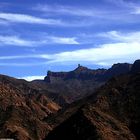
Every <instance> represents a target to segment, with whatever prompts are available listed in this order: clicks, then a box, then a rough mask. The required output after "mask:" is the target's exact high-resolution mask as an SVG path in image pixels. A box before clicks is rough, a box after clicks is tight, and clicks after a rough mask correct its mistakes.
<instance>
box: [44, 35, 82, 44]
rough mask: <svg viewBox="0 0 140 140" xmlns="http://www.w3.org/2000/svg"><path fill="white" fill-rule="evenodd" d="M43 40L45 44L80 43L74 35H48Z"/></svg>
mask: <svg viewBox="0 0 140 140" xmlns="http://www.w3.org/2000/svg"><path fill="white" fill-rule="evenodd" d="M43 42H44V43H47V44H80V43H79V42H78V41H76V38H75V37H56V36H49V37H46V39H44V41H43Z"/></svg>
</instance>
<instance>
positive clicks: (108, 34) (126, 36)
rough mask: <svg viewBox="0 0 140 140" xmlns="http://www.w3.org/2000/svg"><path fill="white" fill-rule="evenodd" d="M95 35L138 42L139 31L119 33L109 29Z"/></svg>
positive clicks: (139, 40)
mask: <svg viewBox="0 0 140 140" xmlns="http://www.w3.org/2000/svg"><path fill="white" fill-rule="evenodd" d="M97 36H100V37H105V38H108V39H112V40H116V41H120V42H127V43H128V42H140V39H139V36H140V31H137V32H131V33H121V32H118V31H109V32H105V33H100V34H98V35H97Z"/></svg>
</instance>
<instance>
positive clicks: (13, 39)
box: [0, 35, 35, 46]
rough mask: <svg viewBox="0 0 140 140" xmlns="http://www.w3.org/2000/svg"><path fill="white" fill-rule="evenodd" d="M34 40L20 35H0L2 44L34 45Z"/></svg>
mask: <svg viewBox="0 0 140 140" xmlns="http://www.w3.org/2000/svg"><path fill="white" fill-rule="evenodd" d="M34 44H35V42H34V41H28V40H24V39H21V38H19V37H18V36H2V35H0V46H1V45H15V46H33V45H34Z"/></svg>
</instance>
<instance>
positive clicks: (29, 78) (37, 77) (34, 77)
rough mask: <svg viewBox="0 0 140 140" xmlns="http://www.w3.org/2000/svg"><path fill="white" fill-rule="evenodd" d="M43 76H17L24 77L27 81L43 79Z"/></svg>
mask: <svg viewBox="0 0 140 140" xmlns="http://www.w3.org/2000/svg"><path fill="white" fill-rule="evenodd" d="M44 77H45V76H25V77H19V79H25V80H27V81H33V80H43V79H44Z"/></svg>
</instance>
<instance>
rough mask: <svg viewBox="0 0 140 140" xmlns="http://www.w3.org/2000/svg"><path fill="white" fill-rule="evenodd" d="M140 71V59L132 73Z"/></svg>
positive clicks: (133, 67)
mask: <svg viewBox="0 0 140 140" xmlns="http://www.w3.org/2000/svg"><path fill="white" fill-rule="evenodd" d="M139 71H140V59H139V60H136V61H135V62H134V64H133V66H132V69H131V72H132V73H137V72H139Z"/></svg>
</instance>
